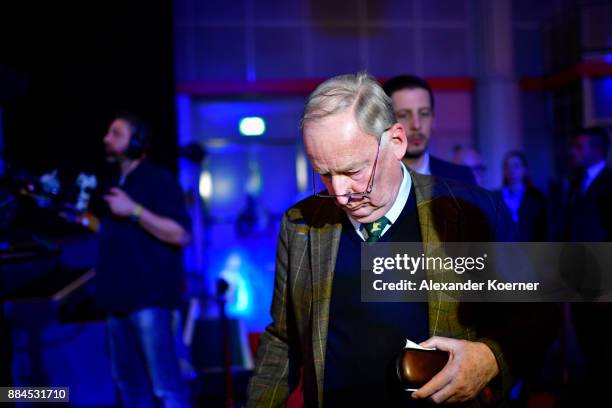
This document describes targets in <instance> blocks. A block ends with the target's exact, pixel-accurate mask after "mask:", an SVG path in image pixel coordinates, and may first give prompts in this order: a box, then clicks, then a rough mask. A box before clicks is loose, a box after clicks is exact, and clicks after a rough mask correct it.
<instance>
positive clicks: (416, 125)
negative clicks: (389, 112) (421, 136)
mask: <svg viewBox="0 0 612 408" xmlns="http://www.w3.org/2000/svg"><path fill="white" fill-rule="evenodd" d="M410 125H411V126H410V127H411V128H412V129H416V130H418V129H420V128H421V119H420V118H419V115H414V116H413V117H412V119H411V120H410Z"/></svg>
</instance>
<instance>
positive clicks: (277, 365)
mask: <svg viewBox="0 0 612 408" xmlns="http://www.w3.org/2000/svg"><path fill="white" fill-rule="evenodd" d="M288 235H289V234H288V227H287V217H286V215H285V216H284V217H283V221H282V226H281V232H280V237H279V241H278V247H277V254H276V273H275V278H274V293H273V297H272V306H271V311H270V313H271V315H272V323H270V324H269V325H268V326H267V327H266V330H265V332H264V333H263V334H262V336H261V342H260V344H259V348H258V350H257V358H256V363H255V370H254V373H253V377H252V378H251V380H250V382H249V386H248V391H247V393H248V400H247V407H282V406H284V405H285V403H286V401H287V398H288V397H289V392H290V378H291V375H290V374H291V373H290V370H291V369H292V367H291V366H290V364H289V361H290V358H289V356H290V346H289V334H288V332H289V329H288V321H289V318H290V317H289V316H288V314H289V313H288V312H289V309H290V305H289V304H288V303H289V294H288V284H287V281H288V279H287V275H288V272H289V271H288V269H289V262H288V260H289V253H288V248H289V246H288Z"/></svg>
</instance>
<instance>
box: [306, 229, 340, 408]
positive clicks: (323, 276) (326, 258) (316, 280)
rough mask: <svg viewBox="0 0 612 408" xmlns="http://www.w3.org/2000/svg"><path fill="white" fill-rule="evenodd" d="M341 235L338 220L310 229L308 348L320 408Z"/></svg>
mask: <svg viewBox="0 0 612 408" xmlns="http://www.w3.org/2000/svg"><path fill="white" fill-rule="evenodd" d="M341 233H342V223H341V222H340V219H338V220H336V222H333V223H329V224H324V225H322V226H321V227H318V228H311V229H310V243H311V250H310V257H311V258H310V262H311V265H312V297H313V303H312V304H313V316H312V325H313V326H312V329H313V330H312V345H313V357H314V367H315V374H316V378H317V394H318V395H317V397H318V399H317V401H318V404H319V406H322V401H323V371H324V369H325V351H326V346H327V329H328V323H329V304H330V299H331V295H332V293H331V292H332V280H333V277H334V268H335V266H336V257H337V255H338V247H339V246H340V235H341Z"/></svg>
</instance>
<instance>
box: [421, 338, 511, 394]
mask: <svg viewBox="0 0 612 408" xmlns="http://www.w3.org/2000/svg"><path fill="white" fill-rule="evenodd" d="M420 345H421V346H423V347H427V348H431V347H435V348H437V349H438V350H443V351H448V353H449V359H448V363H446V365H445V366H444V368H443V369H442V371H440V372H439V373H438V374H436V375H435V376H434V377H433V378H432V379H431V380H429V382H428V383H427V384H425V385H424V386H422V387H421V388H419V390H418V391H415V392H414V393H412V398H415V399H422V398H430V399H431V400H432V401H433V402H435V403H437V404H440V403H457V402H464V401H468V400H471V399H474V398H476V397H477V396H478V394H479V393H480V391H482V389H483V388H484V387H485V386H486V385H487V384H488V383H489V382H490V381H491V380H492V379H493V378H494V377H495V376H496V375H497V374H498V373H499V368H498V367H497V361H496V360H495V356H494V355H493V352H492V351H491V349H490V348H489V347H488V346H487V345H486V344H484V343H478V342H473V341H465V340H457V339H451V338H448V337H437V336H434V337H432V338H430V339H429V340H427V341H424V342H423V343H421V344H420Z"/></svg>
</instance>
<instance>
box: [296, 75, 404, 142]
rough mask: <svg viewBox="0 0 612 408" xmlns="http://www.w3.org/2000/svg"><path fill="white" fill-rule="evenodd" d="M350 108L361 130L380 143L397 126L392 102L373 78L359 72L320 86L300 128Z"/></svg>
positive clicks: (311, 100)
mask: <svg viewBox="0 0 612 408" xmlns="http://www.w3.org/2000/svg"><path fill="white" fill-rule="evenodd" d="M350 108H352V109H353V113H354V116H355V120H356V122H357V125H358V126H359V128H360V129H361V130H362V131H364V132H365V133H367V134H369V135H372V136H374V137H375V138H376V139H380V136H381V135H382V133H383V132H384V131H385V130H386V129H388V128H390V127H391V126H393V124H394V123H395V122H396V120H395V112H394V111H393V104H392V103H391V99H390V98H389V97H388V96H387V94H386V93H385V91H383V89H382V87H381V86H380V85H379V84H378V82H376V80H375V79H374V78H373V77H372V76H370V75H368V73H366V72H359V73H357V74H346V75H338V76H335V77H333V78H330V79H328V80H327V81H325V82H323V83H322V84H320V85H319V86H318V87H317V89H315V90H314V91H313V92H312V93H311V94H310V96H309V97H308V102H306V107H305V108H304V114H303V115H302V120H301V122H300V128H301V129H304V126H305V125H306V124H307V123H309V122H316V121H318V120H321V119H323V118H325V117H328V116H331V115H334V114H337V113H341V112H344V111H345V110H347V109H350Z"/></svg>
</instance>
